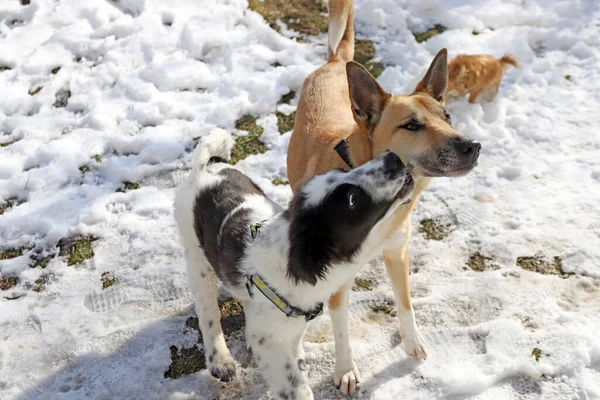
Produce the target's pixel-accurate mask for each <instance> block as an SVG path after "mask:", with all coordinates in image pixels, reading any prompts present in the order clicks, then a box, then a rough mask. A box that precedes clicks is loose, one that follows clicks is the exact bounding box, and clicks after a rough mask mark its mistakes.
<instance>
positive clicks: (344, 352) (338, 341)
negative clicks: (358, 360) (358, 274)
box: [329, 281, 360, 394]
mask: <svg viewBox="0 0 600 400" xmlns="http://www.w3.org/2000/svg"><path fill="white" fill-rule="evenodd" d="M351 287H352V281H350V282H348V283H346V284H345V285H344V286H342V287H341V289H340V290H339V291H338V292H337V293H336V294H334V295H333V296H331V298H330V299H329V314H330V315H331V322H332V324H333V334H334V341H335V370H334V373H333V382H334V383H335V385H336V387H338V388H339V389H340V391H341V392H342V393H344V394H353V393H354V391H355V390H356V385H357V384H358V382H359V379H360V377H359V376H358V369H357V368H356V365H355V364H354V358H353V357H352V349H351V348H350V334H349V331H348V292H349V291H350V288H351Z"/></svg>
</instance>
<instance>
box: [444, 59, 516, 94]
mask: <svg viewBox="0 0 600 400" xmlns="http://www.w3.org/2000/svg"><path fill="white" fill-rule="evenodd" d="M509 65H512V66H514V67H515V68H518V69H521V66H520V65H519V62H518V61H517V59H516V58H515V57H514V56H512V55H510V54H505V55H504V56H503V57H502V58H500V59H496V58H494V57H492V56H490V55H487V54H481V55H464V54H463V55H459V56H457V57H456V58H454V59H453V60H452V61H450V62H449V63H448V78H449V79H448V90H447V95H448V96H464V95H466V94H467V93H469V103H475V101H476V100H477V97H478V96H479V95H480V94H481V93H485V96H486V98H487V100H488V101H492V100H493V99H494V97H495V96H496V93H498V88H499V87H500V81H501V80H502V75H503V74H504V71H505V70H506V68H508V66H509Z"/></svg>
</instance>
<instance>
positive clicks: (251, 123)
mask: <svg viewBox="0 0 600 400" xmlns="http://www.w3.org/2000/svg"><path fill="white" fill-rule="evenodd" d="M235 127H236V129H239V130H243V131H247V132H248V134H247V135H246V136H239V137H238V138H236V139H235V145H234V146H233V148H232V149H231V160H230V163H231V164H237V163H238V162H239V161H240V160H243V159H244V158H246V157H248V156H249V155H252V154H262V153H264V152H266V151H267V146H265V145H264V143H263V142H261V141H260V139H259V138H260V136H261V135H262V134H263V131H264V129H263V128H262V126H258V125H257V124H256V118H254V117H253V116H251V115H244V116H243V117H242V118H240V119H238V120H237V121H236V122H235Z"/></svg>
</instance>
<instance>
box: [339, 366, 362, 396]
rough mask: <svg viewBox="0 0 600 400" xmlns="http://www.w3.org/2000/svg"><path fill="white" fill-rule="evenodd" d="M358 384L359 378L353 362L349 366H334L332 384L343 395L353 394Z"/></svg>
mask: <svg viewBox="0 0 600 400" xmlns="http://www.w3.org/2000/svg"><path fill="white" fill-rule="evenodd" d="M358 382H360V377H359V376H358V369H357V368H356V365H354V362H353V363H352V364H351V365H350V366H344V367H342V366H338V365H336V366H335V371H334V373H333V383H334V384H335V386H336V387H337V388H338V389H340V391H341V392H342V393H343V394H353V393H354V392H355V391H356V387H357V385H358Z"/></svg>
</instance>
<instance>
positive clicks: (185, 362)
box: [165, 345, 206, 379]
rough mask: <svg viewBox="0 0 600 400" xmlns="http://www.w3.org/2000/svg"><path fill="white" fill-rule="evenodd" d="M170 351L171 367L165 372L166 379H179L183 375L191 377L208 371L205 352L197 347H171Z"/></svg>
mask: <svg viewBox="0 0 600 400" xmlns="http://www.w3.org/2000/svg"><path fill="white" fill-rule="evenodd" d="M170 350H171V365H170V366H169V369H167V371H166V372H165V378H171V379H177V378H179V377H181V376H182V375H191V374H194V373H196V372H198V371H201V370H203V369H206V358H205V357H204V351H203V350H199V349H198V347H197V346H196V345H194V346H192V347H189V348H186V347H182V348H181V349H178V348H177V347H175V346H171V347H170Z"/></svg>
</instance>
